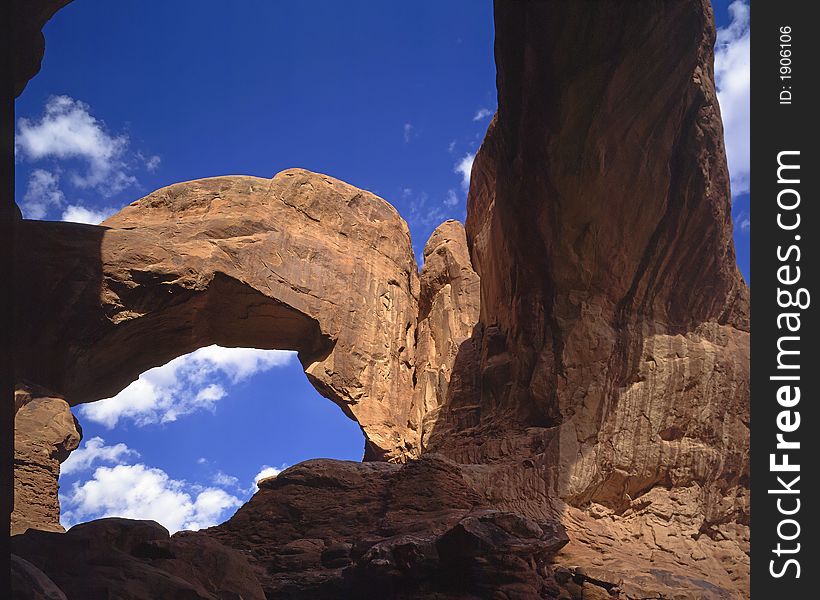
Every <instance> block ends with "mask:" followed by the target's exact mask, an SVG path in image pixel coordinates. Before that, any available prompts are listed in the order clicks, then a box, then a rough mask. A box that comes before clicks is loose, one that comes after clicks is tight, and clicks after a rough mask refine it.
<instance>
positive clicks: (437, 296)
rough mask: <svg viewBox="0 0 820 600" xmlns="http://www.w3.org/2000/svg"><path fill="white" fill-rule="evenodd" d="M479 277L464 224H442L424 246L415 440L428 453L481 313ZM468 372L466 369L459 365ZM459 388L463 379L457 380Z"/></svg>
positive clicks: (413, 425)
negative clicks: (458, 363)
mask: <svg viewBox="0 0 820 600" xmlns="http://www.w3.org/2000/svg"><path fill="white" fill-rule="evenodd" d="M479 299H480V294H479V279H478V275H477V274H476V272H475V271H474V270H473V267H472V264H471V262H470V255H469V252H468V249H467V237H466V235H465V232H464V226H463V225H462V224H461V223H460V222H458V221H445V222H444V223H442V224H441V225H439V226H438V227H437V228H436V230H435V231H434V232H433V234H432V235H431V236H430V239H429V240H427V244H426V245H425V247H424V265H423V266H422V269H421V274H420V293H419V302H418V327H417V334H416V365H415V371H414V384H415V393H414V395H413V406H412V408H411V412H410V418H411V429H412V431H413V432H414V433H415V436H413V437H412V438H411V439H412V440H413V441H414V442H415V443H417V444H418V445H419V450H420V451H424V449H425V447H426V445H427V443H428V442H429V440H428V438H429V435H430V433H432V431H433V426H434V425H435V422H436V421H437V419H438V415H439V407H440V406H441V405H442V404H443V403H444V401H445V399H446V398H447V394H448V391H449V389H450V383H451V379H452V376H453V369H454V364H455V361H456V357H458V356H459V353H461V355H462V360H464V358H463V357H464V355H465V354H466V350H465V348H466V346H467V345H469V343H470V339H471V336H472V334H473V330H474V328H475V326H476V323H478V315H479ZM456 371H457V372H458V373H459V374H460V376H462V377H463V376H464V371H465V369H456ZM453 383H454V385H455V386H456V387H457V386H459V385H461V382H460V381H455V382H453Z"/></svg>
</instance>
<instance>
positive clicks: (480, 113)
mask: <svg viewBox="0 0 820 600" xmlns="http://www.w3.org/2000/svg"><path fill="white" fill-rule="evenodd" d="M492 116H493V111H491V110H490V109H489V108H479V109H478V110H477V111H476V113H475V116H474V117H473V121H483V120H484V119H486V118H487V117H492Z"/></svg>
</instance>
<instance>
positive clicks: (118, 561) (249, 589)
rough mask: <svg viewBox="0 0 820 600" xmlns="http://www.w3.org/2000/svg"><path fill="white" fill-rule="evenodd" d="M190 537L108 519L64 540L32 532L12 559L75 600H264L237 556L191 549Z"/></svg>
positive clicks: (208, 544)
mask: <svg viewBox="0 0 820 600" xmlns="http://www.w3.org/2000/svg"><path fill="white" fill-rule="evenodd" d="M191 535H193V534H192V533H190V532H183V533H179V534H176V535H174V536H169V535H168V530H166V529H165V528H164V527H162V526H161V525H159V524H158V523H156V522H154V521H134V520H131V519H119V518H109V519H99V520H97V521H91V522H89V523H83V524H81V525H75V526H74V527H72V528H71V529H70V530H68V531H67V532H66V533H49V532H43V531H35V530H30V531H28V532H27V533H25V534H23V535H18V536H15V537H14V538H12V551H13V552H14V553H15V554H16V555H18V556H20V557H22V558H23V559H24V560H25V561H27V562H28V563H31V564H32V565H34V566H35V567H36V568H37V569H39V570H40V571H42V573H44V574H45V576H46V577H47V578H48V580H50V581H51V582H53V584H54V585H55V586H56V587H57V588H58V589H59V591H61V592H62V593H64V594H65V597H67V598H68V599H69V600H80V599H89V600H90V599H93V598H117V600H156V599H157V598H174V599H180V600H188V599H190V600H224V599H228V598H231V599H239V598H241V599H242V600H264V598H265V595H264V594H263V593H262V588H261V587H260V586H259V583H258V582H257V581H256V579H255V577H254V574H253V571H252V570H251V568H250V566H249V565H248V563H247V561H246V560H245V558H244V557H243V556H242V555H241V554H240V553H239V552H237V551H236V550H232V549H230V548H226V547H225V546H223V545H222V544H220V543H218V542H217V541H215V540H212V539H200V538H197V539H196V542H195V543H193V544H192V543H191V541H192V540H191ZM21 593H22V592H21ZM55 597H56V596H55Z"/></svg>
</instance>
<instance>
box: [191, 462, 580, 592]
mask: <svg viewBox="0 0 820 600" xmlns="http://www.w3.org/2000/svg"><path fill="white" fill-rule="evenodd" d="M477 468H479V469H480V468H481V467H477ZM473 469H474V468H473V467H463V466H459V465H456V464H455V463H453V462H451V461H449V460H446V459H444V458H442V457H439V456H436V455H430V454H427V455H424V456H423V457H422V458H421V459H420V460H417V461H411V462H409V463H407V464H405V465H401V466H400V465H392V464H387V463H353V462H344V461H335V460H326V459H319V460H310V461H306V462H304V463H301V464H299V465H296V466H294V467H291V468H290V469H287V470H286V471H284V472H282V473H281V474H279V475H278V476H277V477H275V478H271V479H267V480H264V481H263V482H260V490H259V492H258V493H257V494H256V495H255V496H254V497H253V498H252V499H251V501H250V502H248V503H247V504H246V505H245V506H243V507H242V508H240V509H239V511H238V512H237V513H236V515H234V517H232V518H231V519H230V520H229V521H227V522H226V523H224V524H223V525H220V526H218V527H215V528H212V529H209V530H206V531H205V532H202V533H201V534H200V535H205V536H208V537H211V538H215V539H217V540H219V541H221V542H222V543H224V544H226V545H228V546H231V547H234V548H238V549H240V550H241V551H242V552H243V553H245V554H246V555H247V556H248V557H249V560H250V561H251V564H253V566H254V568H255V569H256V573H257V577H258V578H259V581H260V582H261V583H262V586H263V588H264V589H265V593H266V594H267V597H268V598H288V599H305V600H307V599H311V600H314V599H315V600H322V599H327V600H336V599H344V598H351V599H353V598H374V599H375V598H397V599H399V598H408V599H409V598H430V599H432V598H440V599H444V598H486V597H490V596H492V595H493V594H496V595H499V594H500V595H499V596H498V597H505V598H536V597H539V594H541V593H542V591H544V590H549V589H552V588H553V587H555V584H554V581H553V579H552V573H551V570H550V568H549V566H548V562H549V559H550V558H551V556H552V555H553V554H554V553H555V552H556V551H557V550H558V549H559V548H561V547H562V546H563V545H564V544H566V542H567V538H566V534H565V532H564V530H563V527H562V526H561V525H560V524H559V523H558V522H557V521H554V520H549V519H548V520H544V521H541V522H535V521H533V520H530V519H527V518H525V517H522V516H520V515H518V514H515V513H510V512H503V511H498V510H495V509H493V508H492V507H490V506H488V505H487V504H486V500H485V496H484V493H483V492H482V491H481V490H480V489H478V488H476V487H475V481H476V479H475V477H474V474H473V473H472V470H473ZM294 515H299V516H298V518H294ZM251 531H253V533H250V532H251Z"/></svg>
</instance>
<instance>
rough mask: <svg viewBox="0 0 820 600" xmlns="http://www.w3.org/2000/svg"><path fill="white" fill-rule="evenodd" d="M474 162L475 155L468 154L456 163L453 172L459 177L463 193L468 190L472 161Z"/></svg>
mask: <svg viewBox="0 0 820 600" xmlns="http://www.w3.org/2000/svg"><path fill="white" fill-rule="evenodd" d="M474 160H475V153H474V152H473V153H470V152H468V153H467V154H465V155H464V158H462V159H461V160H460V161H458V162H457V163H456V166H455V168H454V169H453V170H454V172H456V173H458V174H459V175H461V187H462V188H463V189H464V191H465V192H466V191H468V190H469V189H470V173H471V172H472V170H473V161H474Z"/></svg>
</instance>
